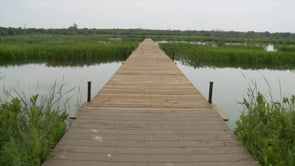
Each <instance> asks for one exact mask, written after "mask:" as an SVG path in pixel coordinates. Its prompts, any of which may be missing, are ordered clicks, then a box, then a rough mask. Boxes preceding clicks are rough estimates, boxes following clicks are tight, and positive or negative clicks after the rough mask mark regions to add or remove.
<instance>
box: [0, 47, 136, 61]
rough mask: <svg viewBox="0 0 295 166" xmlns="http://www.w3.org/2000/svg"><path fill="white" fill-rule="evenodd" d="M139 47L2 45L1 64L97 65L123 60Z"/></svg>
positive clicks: (0, 52) (0, 48)
mask: <svg viewBox="0 0 295 166" xmlns="http://www.w3.org/2000/svg"><path fill="white" fill-rule="evenodd" d="M136 46H137V43H136V42H104V43H102V42H100V43H85V42H75V43H68V42H67V43H40V44H38V43H31V44H0V61H1V64H2V65H7V64H13V63H21V62H23V63H28V62H30V63H47V64H53V65H54V64H55V63H57V64H58V63H61V64H63V63H64V64H75V63H78V64H90V63H92V64H95V63H103V62H113V61H122V60H123V58H124V56H125V57H127V56H129V55H130V54H131V52H132V51H133V50H134V49H135V48H136ZM1 64H0V65H1Z"/></svg>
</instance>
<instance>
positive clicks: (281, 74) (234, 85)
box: [177, 62, 295, 128]
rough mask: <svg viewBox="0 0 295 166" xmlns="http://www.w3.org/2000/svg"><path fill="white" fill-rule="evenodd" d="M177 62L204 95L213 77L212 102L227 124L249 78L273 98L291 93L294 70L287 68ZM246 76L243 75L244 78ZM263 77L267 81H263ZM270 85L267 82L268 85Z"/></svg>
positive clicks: (236, 110) (234, 117)
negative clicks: (254, 68)
mask: <svg viewBox="0 0 295 166" xmlns="http://www.w3.org/2000/svg"><path fill="white" fill-rule="evenodd" d="M177 66H178V67H179V68H180V69H181V70H182V72H183V73H184V74H185V75H186V76H187V78H188V79H189V80H190V81H191V82H192V83H193V85H194V86H195V87H196V88H198V89H199V90H200V91H201V93H202V94H203V95H204V96H205V97H206V98H207V97H208V91H209V82H210V81H211V80H212V81H214V88H213V89H214V91H213V103H214V104H216V105H217V106H218V107H219V108H220V109H221V110H222V111H223V112H224V113H225V114H226V115H227V116H228V117H229V122H228V125H229V126H230V127H231V128H234V127H235V121H236V120H238V119H239V116H240V114H241V112H242V110H243V108H242V106H241V105H240V104H239V102H241V101H242V100H243V98H244V97H246V95H247V88H249V85H251V81H250V80H254V81H255V82H256V83H257V86H258V88H259V90H260V91H261V92H262V93H263V94H266V95H268V96H269V92H271V93H272V96H273V97H274V98H275V99H281V98H282V97H283V96H285V97H287V96H291V95H294V94H295V89H294V88H293V87H294V85H293V84H294V82H295V73H294V71H290V70H284V71H282V70H267V69H264V70H251V69H241V68H208V67H201V68H193V67H190V66H185V65H183V64H182V63H181V62H177ZM245 77H246V78H245ZM266 81H267V82H266ZM268 84H269V85H270V86H269V85H268Z"/></svg>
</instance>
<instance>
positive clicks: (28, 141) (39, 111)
mask: <svg viewBox="0 0 295 166" xmlns="http://www.w3.org/2000/svg"><path fill="white" fill-rule="evenodd" d="M54 94H55V91H52V93H51V95H49V97H47V98H43V99H39V98H40V97H39V95H33V96H31V98H30V101H26V100H25V99H22V98H19V97H15V98H13V99H11V101H9V102H4V101H0V135H1V137H0V165H24V166H26V165H27V166H32V165H36V166H37V165H41V163H42V162H43V161H44V160H45V159H46V157H47V155H48V154H49V152H50V151H51V149H52V148H53V147H54V146H55V145H56V143H57V142H58V141H59V139H60V138H61V137H62V136H63V134H64V132H65V130H66V127H67V123H66V120H67V117H68V114H67V112H66V110H64V109H62V108H61V107H60V106H59V105H57V104H56V102H57V101H58V100H59V99H60V98H59V97H57V96H59V95H54ZM56 97H57V98H56Z"/></svg>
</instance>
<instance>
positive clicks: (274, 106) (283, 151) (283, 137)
mask: <svg viewBox="0 0 295 166" xmlns="http://www.w3.org/2000/svg"><path fill="white" fill-rule="evenodd" d="M242 105H243V106H244V107H245V112H244V113H243V114H242V115H241V117H240V120H239V121H237V122H236V124H237V128H236V130H235V134H236V135H237V136H238V138H239V139H240V140H241V142H242V143H243V144H244V146H245V147H246V148H247V149H248V151H249V152H250V153H251V154H252V155H253V157H254V158H255V159H256V160H257V161H258V163H259V165H263V166H264V165H276V166H287V165H288V166H289V165H295V96H292V97H290V98H284V99H283V100H282V101H279V102H277V101H273V100H267V99H266V98H265V96H263V95H262V94H261V93H259V92H256V91H255V90H253V89H251V90H249V94H248V98H246V99H244V102H243V103H242Z"/></svg>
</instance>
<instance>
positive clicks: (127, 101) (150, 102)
mask: <svg viewBox="0 0 295 166" xmlns="http://www.w3.org/2000/svg"><path fill="white" fill-rule="evenodd" d="M200 79H202V78H200ZM43 165H44V166H80V165H81V166H203V165H205V166H209V165H212V166H221V165H222V166H228V165H232V166H240V165H241V166H242V165H244V166H249V165H256V162H255V161H254V160H253V158H252V157H251V155H250V154H249V153H248V152H247V151H246V150H245V148H244V147H243V146H242V145H241V143H240V142H239V141H238V140H237V138H236V137H235V136H234V134H233V132H232V131H231V130H230V129H229V128H228V126H227V125H226V124H225V123H224V121H223V120H222V118H221V117H220V115H219V114H218V113H217V112H216V110H215V109H214V108H213V106H212V105H211V104H209V103H208V102H207V101H206V99H205V98H204V97H203V96H202V95H201V93H200V92H199V91H198V90H197V89H196V88H195V87H194V86H193V85H192V84H191V83H190V82H189V81H188V79H187V78H186V77H185V76H184V75H183V73H182V72H181V71H180V70H179V69H178V68H177V66H176V65H175V63H174V62H173V61H172V60H170V59H169V57H168V56H167V55H166V54H165V53H164V52H163V51H162V50H161V49H160V48H159V47H158V46H157V45H156V44H155V43H154V42H153V41H152V40H151V39H145V40H144V41H143V42H142V43H141V44H140V45H139V46H138V48H137V49H136V50H135V51H134V52H133V53H132V54H131V55H130V57H129V58H128V59H127V61H126V62H125V63H124V64H122V66H121V67H120V68H119V70H118V71H117V72H116V73H115V74H114V76H113V77H112V79H111V80H110V81H109V82H108V83H107V84H106V85H105V86H104V87H103V88H102V90H101V91H100V92H98V94H97V95H96V96H95V97H94V98H93V100H92V101H91V102H89V103H87V104H86V105H84V106H83V107H81V108H80V111H79V113H78V118H77V119H76V120H75V121H74V123H73V125H72V126H71V127H70V128H69V130H68V131H67V132H66V134H65V135H64V136H63V138H62V139H61V140H60V142H59V143H58V144H57V146H56V147H55V149H54V150H53V151H52V153H51V155H50V156H49V157H48V159H47V160H46V161H45V162H44V163H43Z"/></svg>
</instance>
